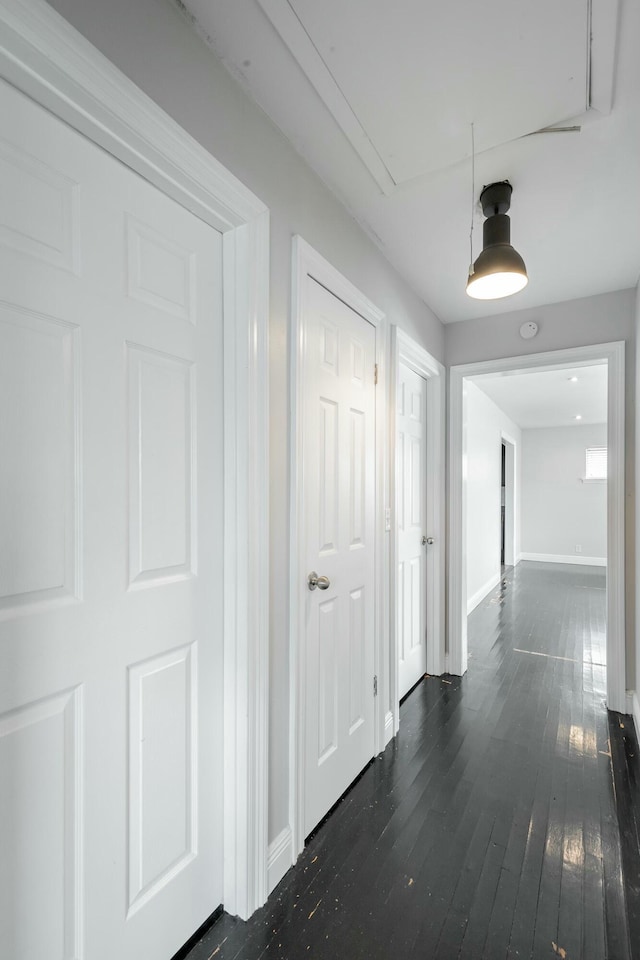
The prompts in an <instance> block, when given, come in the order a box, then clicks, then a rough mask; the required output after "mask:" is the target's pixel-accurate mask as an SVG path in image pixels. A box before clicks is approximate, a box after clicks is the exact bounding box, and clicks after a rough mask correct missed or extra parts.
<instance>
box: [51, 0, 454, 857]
mask: <svg viewBox="0 0 640 960" xmlns="http://www.w3.org/2000/svg"><path fill="white" fill-rule="evenodd" d="M51 5H52V6H53V7H55V8H56V9H57V10H58V11H59V12H60V13H61V14H62V15H63V16H64V17H65V18H66V19H67V20H69V21H70V22H71V23H72V24H73V25H74V26H75V27H76V28H77V29H78V30H79V31H80V32H81V33H82V34H84V35H85V36H86V37H87V39H89V40H90V41H91V42H92V43H93V44H94V45H95V46H96V47H98V49H99V50H101V51H102V52H103V53H104V54H105V55H106V56H107V57H108V58H109V59H110V60H111V61H112V62H113V63H115V64H116V66H118V67H119V68H120V69H121V70H122V71H123V72H124V73H125V74H127V75H128V76H129V77H130V78H131V79H132V80H133V81H134V82H135V83H136V84H138V86H139V87H141V88H142V89H143V90H144V91H145V92H146V93H147V94H148V95H149V96H150V97H151V98H152V99H153V100H155V101H156V102H157V103H158V104H159V105H160V106H161V107H163V108H164V109H165V110H166V111H167V113H169V114H170V115H171V116H172V117H173V118H174V119H175V120H176V121H177V122H178V123H180V124H181V125H182V126H183V127H184V128H185V129H186V130H187V131H188V132H189V133H190V134H191V135H192V136H193V137H194V138H195V139H196V140H198V141H200V143H201V144H202V145H203V146H204V147H205V148H207V149H208V150H209V151H210V153H212V154H213V156H215V157H216V159H218V160H219V161H220V162H221V163H223V164H224V165H225V166H226V167H227V168H228V169H229V170H231V171H232V172H233V173H234V174H235V175H236V176H237V177H238V178H239V179H240V180H241V181H243V183H245V184H246V185H247V186H248V187H249V188H250V189H251V190H252V191H253V192H254V193H255V194H257V196H258V197H260V199H261V200H263V201H264V203H266V204H267V205H268V206H269V208H270V211H271V273H270V284H271V289H270V298H271V308H270V344H271V346H270V382H271V387H270V424H271V433H270V459H271V467H270V482H271V504H270V523H271V530H272V539H271V552H270V563H271V583H270V588H269V590H270V605H271V622H270V644H271V647H270V670H271V691H270V718H271V719H270V736H269V745H270V761H271V762H270V787H269V839H270V840H272V839H274V838H275V837H277V836H278V835H279V833H280V832H281V830H283V829H284V828H285V827H286V826H287V823H288V791H289V777H288V750H289V744H288V736H289V730H288V713H289V689H288V688H289V673H288V655H289V652H288V605H289V588H288V570H289V551H288V542H289V522H288V509H289V508H288V490H289V470H288V448H287V444H288V423H289V392H288V353H289V327H288V324H289V308H290V290H291V240H292V237H293V235H294V234H300V235H301V236H303V237H304V239H305V240H307V241H308V242H309V243H310V244H311V245H312V246H313V247H315V248H316V249H317V250H318V251H319V252H320V253H321V254H322V255H323V256H325V257H326V258H327V259H328V260H329V261H330V262H331V263H332V264H333V265H334V266H336V267H337V268H338V270H340V271H341V272H342V273H343V274H345V275H346V276H347V277H348V278H349V280H351V282H352V283H354V284H355V285H356V286H357V287H359V288H360V289H361V290H362V292H363V293H364V294H366V296H368V297H369V298H370V299H371V300H372V301H373V302H374V303H375V304H376V305H377V306H378V307H379V308H380V309H381V310H383V311H384V312H385V313H386V314H387V316H388V317H389V318H390V320H391V321H392V322H394V323H397V324H398V325H400V326H401V327H402V328H403V329H404V330H406V331H407V333H409V334H410V335H411V336H412V337H413V338H414V339H415V340H417V341H418V342H419V343H420V344H422V345H423V346H424V347H425V348H426V349H427V350H428V351H429V352H430V353H431V354H433V355H434V356H435V357H437V358H438V359H442V358H443V353H444V334H443V329H442V325H441V323H440V322H439V320H438V319H437V318H436V317H435V315H434V314H433V313H432V312H431V311H430V310H429V309H428V308H427V307H426V306H425V304H424V303H423V302H422V301H421V300H420V299H419V298H418V297H417V296H416V295H415V294H414V293H413V291H412V290H411V289H410V288H409V287H408V285H407V284H406V283H405V282H404V281H403V280H402V279H401V278H400V276H399V275H398V274H397V273H396V271H395V270H394V269H393V267H391V265H390V264H389V262H388V261H387V260H386V259H385V258H384V256H383V255H382V254H381V253H380V251H379V250H378V248H377V247H376V246H375V245H374V244H373V242H372V241H371V240H370V239H369V237H368V236H367V235H366V234H365V233H364V231H363V230H362V229H361V228H360V226H359V225H358V224H357V223H356V222H355V221H354V219H353V218H352V217H351V216H350V214H349V213H347V211H346V210H345V208H344V207H343V206H342V205H341V204H340V203H339V202H338V201H337V200H336V198H335V197H334V195H333V194H332V193H331V192H330V191H329V190H328V188H327V187H326V186H325V185H324V183H322V182H321V181H320V179H319V178H318V177H317V176H316V175H315V174H314V173H313V172H312V170H311V169H310V168H309V166H308V165H307V164H306V163H305V162H304V161H303V160H302V158H301V157H300V156H299V155H298V154H297V153H296V152H295V150H294V149H293V147H292V146H291V145H290V144H289V143H288V141H287V140H285V138H284V137H283V135H282V134H281V133H280V131H279V130H278V129H277V128H276V127H275V126H274V125H273V124H272V123H271V121H270V120H269V119H268V118H267V117H266V116H265V114H264V113H263V112H262V111H261V110H260V109H259V108H258V107H257V106H256V105H255V104H254V103H253V102H252V101H250V100H249V99H248V97H247V96H246V95H245V94H244V93H243V91H242V90H241V89H240V87H239V85H238V84H237V83H236V81H235V80H233V79H232V77H231V76H230V74H229V73H228V72H227V70H226V69H225V68H224V66H223V65H222V64H221V63H220V62H219V61H218V60H217V59H216V57H215V56H214V55H213V53H212V51H211V50H210V49H209V48H208V47H207V46H206V45H205V43H204V41H203V40H202V39H200V37H199V36H198V35H197V34H196V32H195V30H194V29H193V27H192V25H191V23H190V22H189V21H188V19H187V17H186V16H185V15H184V14H183V13H182V12H180V10H179V9H178V7H177V5H176V6H174V5H173V4H172V3H170V2H169V0H109V2H105V0H52V4H51ZM301 82H306V80H305V79H304V78H303V76H302V74H301Z"/></svg>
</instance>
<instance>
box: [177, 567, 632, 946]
mask: <svg viewBox="0 0 640 960" xmlns="http://www.w3.org/2000/svg"><path fill="white" fill-rule="evenodd" d="M604 588H605V580H604V570H603V569H599V568H591V567H575V566H561V565H557V564H541V563H530V562H529V563H526V562H523V563H520V564H519V565H518V567H516V568H509V569H507V571H506V572H505V576H504V577H503V580H502V583H501V584H500V586H499V587H498V588H497V589H496V590H495V591H494V592H493V593H492V594H490V595H489V597H487V598H486V599H485V600H484V601H483V602H482V603H481V604H480V605H479V606H478V607H477V608H476V609H475V610H474V612H473V614H472V615H471V617H470V621H469V637H470V640H469V648H470V662H469V670H468V673H467V675H466V676H465V677H464V678H463V679H460V678H455V677H444V678H435V677H428V678H426V679H425V680H424V681H423V683H422V684H420V685H419V686H418V687H417V688H416V690H415V691H414V692H413V693H412V694H411V696H410V697H409V698H408V699H407V700H406V701H405V703H404V705H403V707H402V711H401V727H400V734H399V736H398V737H397V739H396V741H395V742H394V743H392V744H390V745H389V747H388V748H387V750H386V751H385V753H384V754H383V755H382V756H381V757H380V758H378V759H377V760H376V761H375V762H374V763H373V764H372V765H371V766H370V767H369V768H368V769H367V770H366V771H365V773H364V775H363V776H362V777H361V779H360V780H359V781H358V782H357V783H356V785H355V786H354V788H353V789H352V790H351V792H350V793H349V794H348V795H347V797H346V798H345V799H344V801H343V802H342V803H341V804H340V805H339V806H338V808H337V809H336V810H335V812H334V813H333V814H332V816H331V817H330V818H329V819H328V820H327V821H326V823H325V824H324V825H323V826H322V828H321V829H320V830H319V831H318V832H317V834H316V835H315V836H314V837H313V839H312V840H311V842H310V843H309V844H308V846H307V848H306V849H305V851H304V853H303V855H302V856H301V857H300V860H299V861H298V864H297V866H296V867H295V868H294V869H293V870H291V871H289V873H288V874H287V876H286V877H285V878H284V880H283V881H282V883H281V884H280V886H279V887H278V888H277V889H276V890H275V891H274V893H273V894H272V895H271V897H270V899H269V902H268V903H267V905H266V906H265V907H264V908H263V909H261V910H260V911H258V912H257V913H256V914H255V916H254V917H253V918H252V919H251V920H250V921H249V922H248V923H246V924H245V923H242V922H241V921H238V920H235V919H233V918H231V917H228V916H226V915H225V916H223V917H222V918H221V919H220V920H219V921H218V922H217V923H216V924H215V926H214V927H212V928H211V930H210V931H209V932H208V933H207V935H206V936H205V938H204V939H203V940H202V941H201V942H200V943H199V944H198V945H197V946H196V948H195V949H194V950H193V951H192V953H191V954H190V960H214V958H215V960H231V958H235V960H258V958H261V957H282V958H287V960H302V958H310V960H325V958H331V960H358V958H363V960H365V958H366V960H377V958H380V960H382V958H384V960H394V958H398V960H408V958H416V960H417V958H421V960H427V958H428V960H431V958H433V960H436V958H440V960H452V958H454V957H460V958H471V957H476V958H483V957H484V958H487V960H502V958H521V960H523V958H536V960H537V958H546V957H549V958H554V957H561V958H565V960H604V958H608V960H628V958H629V955H630V954H629V938H628V932H627V923H626V916H625V906H624V903H625V901H624V893H623V884H622V877H621V851H620V838H619V832H618V826H617V820H616V812H615V808H614V798H613V788H612V777H611V764H610V756H609V746H608V721H607V714H606V711H605V708H604V705H603V701H604V695H605V667H604V656H605V637H604V629H605V627H604V616H605V589H604Z"/></svg>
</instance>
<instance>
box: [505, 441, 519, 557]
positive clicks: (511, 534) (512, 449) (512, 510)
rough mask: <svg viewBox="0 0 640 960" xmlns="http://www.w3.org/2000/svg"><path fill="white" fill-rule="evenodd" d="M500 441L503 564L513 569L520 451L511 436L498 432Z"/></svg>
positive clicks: (515, 555) (516, 554)
mask: <svg viewBox="0 0 640 960" xmlns="http://www.w3.org/2000/svg"><path fill="white" fill-rule="evenodd" d="M500 440H501V442H502V443H504V445H505V464H504V482H505V491H504V563H505V566H507V567H513V566H515V565H516V563H517V562H518V559H519V558H518V550H517V546H516V544H517V541H518V540H519V537H518V532H519V531H518V527H517V516H518V514H517V510H518V506H519V504H518V498H519V496H520V491H519V490H518V485H517V483H516V478H517V476H518V472H517V471H518V461H519V457H520V451H519V449H518V444H517V443H516V441H515V440H514V438H513V437H512V436H510V435H509V434H508V433H505V431H504V430H501V431H500Z"/></svg>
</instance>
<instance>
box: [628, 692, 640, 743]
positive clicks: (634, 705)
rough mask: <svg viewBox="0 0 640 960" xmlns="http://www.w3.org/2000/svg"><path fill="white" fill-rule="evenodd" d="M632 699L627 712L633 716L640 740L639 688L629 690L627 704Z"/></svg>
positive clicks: (637, 737)
mask: <svg viewBox="0 0 640 960" xmlns="http://www.w3.org/2000/svg"><path fill="white" fill-rule="evenodd" d="M629 699H630V700H631V704H630V706H629V705H628V706H627V710H626V713H630V714H631V716H632V717H633V724H634V726H635V728H636V739H637V740H640V700H639V699H638V691H637V690H627V704H628V702H629Z"/></svg>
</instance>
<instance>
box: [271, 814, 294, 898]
mask: <svg viewBox="0 0 640 960" xmlns="http://www.w3.org/2000/svg"><path fill="white" fill-rule="evenodd" d="M291 866H293V836H292V834H291V827H285V828H284V830H282V831H281V832H280V833H279V834H278V836H277V837H276V838H275V840H274V841H273V842H272V843H270V844H269V850H268V853H267V878H268V885H269V893H271V891H272V890H275V888H276V887H277V886H278V884H279V883H280V881H281V880H282V878H283V877H284V875H285V873H286V872H287V870H288V869H289V867H291Z"/></svg>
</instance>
